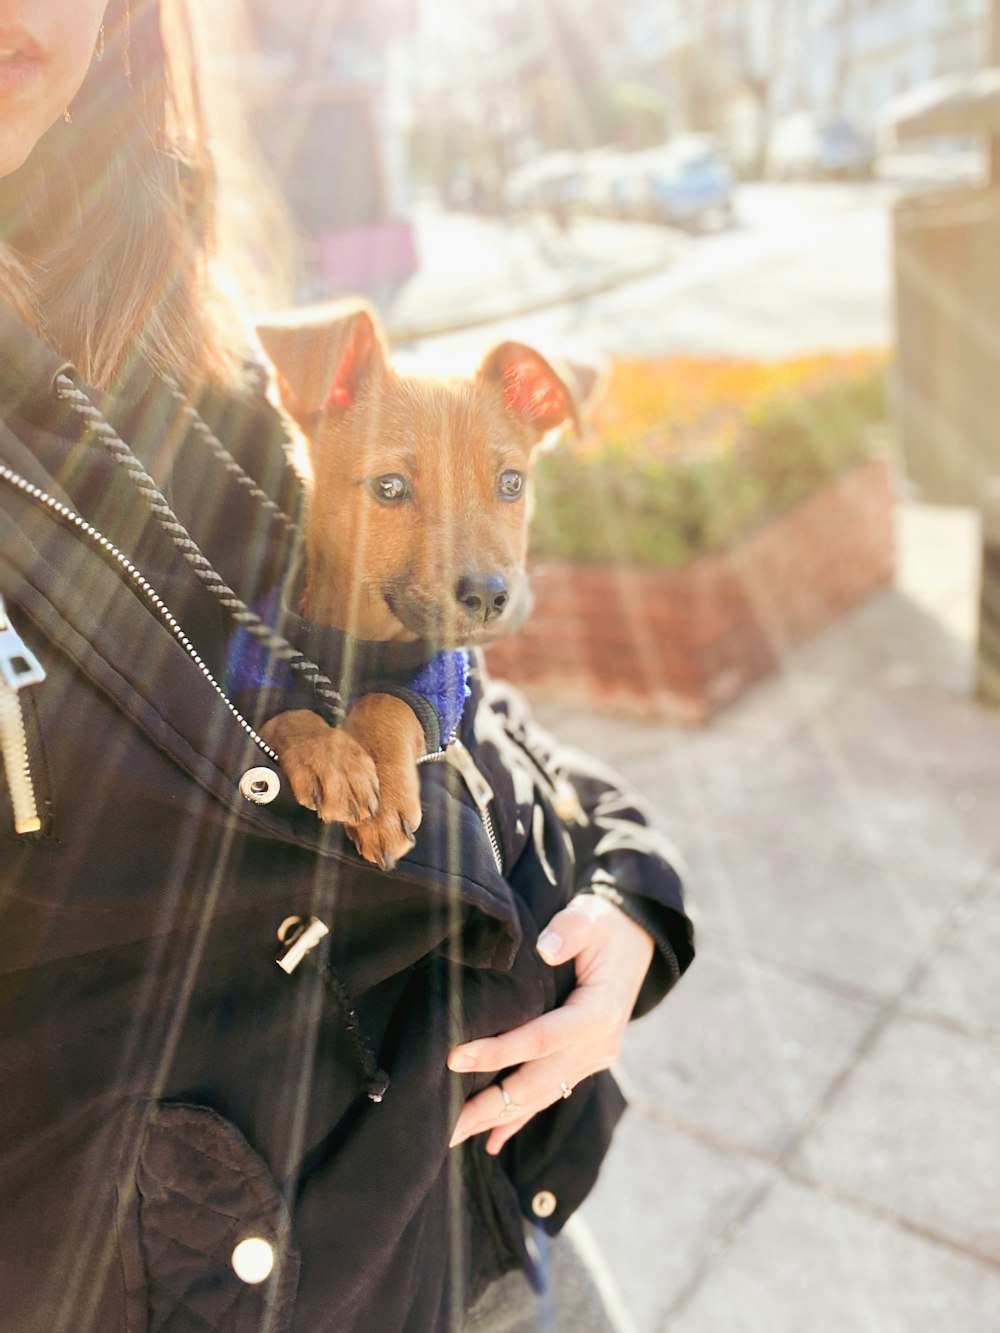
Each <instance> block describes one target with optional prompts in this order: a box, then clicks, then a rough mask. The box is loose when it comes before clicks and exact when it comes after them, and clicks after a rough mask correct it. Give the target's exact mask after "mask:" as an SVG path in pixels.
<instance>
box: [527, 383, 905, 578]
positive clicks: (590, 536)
mask: <svg viewBox="0 0 1000 1333" xmlns="http://www.w3.org/2000/svg"><path fill="white" fill-rule="evenodd" d="M730 406H731V405H730ZM887 419H888V405H887V371H886V367H885V365H884V363H879V364H875V365H869V366H865V367H864V368H862V369H860V370H853V371H851V372H850V373H845V374H837V375H833V376H832V377H829V378H826V379H825V380H824V381H823V382H822V383H819V384H818V385H815V386H813V387H810V388H803V389H801V390H799V391H796V392H788V391H783V392H781V393H776V394H774V395H773V396H771V397H768V398H765V399H764V400H763V401H760V400H757V401H754V402H753V403H752V404H751V405H748V407H747V410H746V414H745V416H744V418H743V425H742V428H741V430H740V433H739V438H738V440H737V442H736V444H735V445H734V444H732V443H729V444H727V445H724V446H721V445H720V447H718V448H717V449H713V448H712V447H711V446H709V447H707V448H706V447H705V446H704V444H703V443H702V444H699V446H698V448H697V449H695V450H692V451H691V452H690V453H685V451H683V450H681V451H680V452H673V453H671V452H670V451H669V450H662V449H658V448H656V447H655V445H653V444H651V443H650V441H649V438H648V432H644V433H643V438H642V440H641V441H640V442H638V443H636V444H630V443H629V442H627V441H626V440H624V439H622V438H620V437H619V438H616V439H610V440H608V441H607V442H605V443H599V444H597V445H596V446H595V445H593V444H590V445H586V446H582V447H581V446H579V445H573V444H562V445H560V446H557V447H556V448H555V449H553V450H552V451H550V452H549V453H546V454H543V455H542V456H541V458H540V459H539V460H538V464H537V466H536V469H535V481H534V496H535V508H534V514H533V519H532V529H531V552H532V558H533V559H534V560H535V561H536V562H539V561H569V562H571V563H576V564H592V565H593V564H600V565H605V564H622V565H639V566H652V567H656V568H667V569H669V568H671V567H673V566H676V565H680V564H683V563H684V562H685V561H686V560H689V559H691V557H693V556H695V555H700V554H703V553H705V552H709V551H717V550H720V549H721V548H724V547H726V546H727V545H729V544H731V543H732V542H733V541H734V540H735V539H736V538H738V537H740V536H742V535H744V534H745V533H747V532H749V531H750V530H752V529H753V528H754V527H756V526H757V525H759V524H761V523H763V522H765V521H766V520H767V519H769V518H771V517H772V516H774V515H777V514H780V513H783V512H785V511H786V510H788V509H790V508H791V507H792V506H794V505H796V504H797V503H799V501H801V500H803V499H805V498H806V497H807V496H808V495H810V494H812V492H813V491H815V490H817V489H819V488H820V487H822V486H823V485H825V484H826V483H827V482H828V481H830V480H831V479H832V478H834V477H836V476H838V475H840V474H841V473H843V472H846V471H847V470H848V469H850V468H852V467H854V466H856V465H857V464H859V463H861V462H863V461H865V460H866V459H868V458H870V457H871V456H872V454H873V452H874V451H875V450H876V449H877V448H878V447H879V444H880V442H881V441H882V440H883V439H884V436H885V426H886V424H887Z"/></svg>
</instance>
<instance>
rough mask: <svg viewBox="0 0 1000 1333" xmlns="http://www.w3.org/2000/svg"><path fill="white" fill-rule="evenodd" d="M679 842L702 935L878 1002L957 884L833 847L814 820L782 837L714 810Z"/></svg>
mask: <svg viewBox="0 0 1000 1333" xmlns="http://www.w3.org/2000/svg"><path fill="white" fill-rule="evenodd" d="M792 811H793V813H792V817H795V816H794V812H795V811H796V806H795V804H794V803H793V806H792ZM681 844H682V847H683V851H684V856H685V860H686V862H687V865H688V868H689V879H690V882H691V884H692V885H694V886H696V892H695V906H696V910H697V914H698V925H699V928H700V931H701V933H702V935H703V936H705V937H711V938H719V939H722V940H725V941H726V942H727V944H729V945H731V946H732V947H733V948H734V949H735V950H736V951H737V952H744V953H745V952H747V951H749V952H752V953H753V954H755V955H758V956H760V957H762V958H767V959H770V960H771V961H773V962H775V963H778V964H790V965H791V966H793V967H795V968H801V969H804V970H806V971H808V972H810V973H813V974H815V975H816V976H820V977H825V978H827V979H828V980H829V981H830V982H831V983H832V984H835V985H843V984H846V985H848V986H853V987H856V988H857V989H859V990H861V991H864V992H866V993H868V994H870V995H871V996H873V997H880V998H882V999H889V998H891V997H894V996H895V995H897V994H898V992H899V991H900V989H901V988H902V986H903V985H904V983H905V981H906V980H907V978H908V976H909V974H910V973H911V971H912V969H913V966H914V961H915V960H916V959H917V958H919V957H920V956H921V955H922V954H923V953H924V952H925V951H926V950H927V949H928V948H930V947H931V945H932V942H933V940H934V939H935V937H936V935H937V933H938V931H939V930H940V929H941V927H942V925H943V923H944V922H945V920H946V919H947V917H948V914H949V912H950V911H951V910H952V907H953V901H954V896H955V894H957V893H960V892H962V891H963V888H962V886H961V885H956V886H955V887H954V892H949V891H948V886H947V885H944V884H942V881H941V880H940V878H938V877H936V876H930V877H925V876H923V875H922V874H919V873H917V872H916V871H915V870H913V869H912V867H901V866H899V865H897V864H895V863H893V862H891V861H886V860H884V859H876V858H867V857H864V856H859V855H851V854H848V853H845V852H844V851H843V849H833V848H831V847H830V845H829V842H828V838H827V834H826V830H825V829H824V827H823V824H822V822H821V821H815V822H812V823H810V824H809V825H808V826H806V827H805V828H803V829H802V830H801V831H800V834H799V836H798V837H797V838H796V839H795V840H794V841H792V840H791V839H788V838H786V837H784V836H782V834H781V831H780V830H773V831H772V832H770V833H768V832H764V831H762V832H761V833H760V834H758V833H757V832H755V831H753V830H749V831H748V830H747V829H746V828H744V827H742V826H741V827H738V828H737V829H734V828H733V827H732V826H731V823H730V822H729V820H727V819H726V817H725V816H724V815H723V816H720V818H719V819H718V820H705V821H703V822H701V823H700V824H698V825H696V826H694V827H688V828H686V829H684V830H683V832H682V834H681Z"/></svg>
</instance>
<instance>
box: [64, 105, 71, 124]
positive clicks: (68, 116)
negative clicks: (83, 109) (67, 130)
mask: <svg viewBox="0 0 1000 1333" xmlns="http://www.w3.org/2000/svg"><path fill="white" fill-rule="evenodd" d="M62 118H63V120H64V121H65V122H66V124H67V125H72V124H73V115H72V113H71V111H70V109H69V107H67V108H66V110H65V111H64V112H63V113H62Z"/></svg>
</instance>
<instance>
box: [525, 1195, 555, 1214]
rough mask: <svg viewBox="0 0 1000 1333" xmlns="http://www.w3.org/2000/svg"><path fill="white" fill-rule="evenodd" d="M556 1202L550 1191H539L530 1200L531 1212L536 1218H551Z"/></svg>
mask: <svg viewBox="0 0 1000 1333" xmlns="http://www.w3.org/2000/svg"><path fill="white" fill-rule="evenodd" d="M557 1203H558V1200H557V1199H556V1196H555V1195H554V1194H553V1193H552V1191H551V1190H539V1191H538V1193H537V1194H536V1195H535V1197H534V1198H533V1199H532V1200H531V1211H532V1212H533V1213H534V1214H535V1216H536V1217H551V1216H552V1214H553V1213H554V1212H555V1210H556V1204H557Z"/></svg>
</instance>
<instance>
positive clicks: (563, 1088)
mask: <svg viewBox="0 0 1000 1333" xmlns="http://www.w3.org/2000/svg"><path fill="white" fill-rule="evenodd" d="M559 1092H560V1094H561V1095H562V1099H563V1101H565V1100H566V1098H567V1097H572V1096H573V1089H572V1088H571V1087H570V1086H569V1084H568V1083H560V1084H559Z"/></svg>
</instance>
